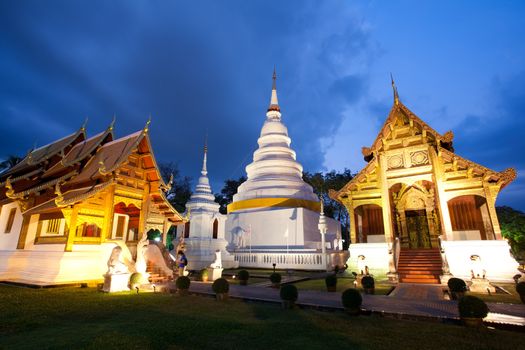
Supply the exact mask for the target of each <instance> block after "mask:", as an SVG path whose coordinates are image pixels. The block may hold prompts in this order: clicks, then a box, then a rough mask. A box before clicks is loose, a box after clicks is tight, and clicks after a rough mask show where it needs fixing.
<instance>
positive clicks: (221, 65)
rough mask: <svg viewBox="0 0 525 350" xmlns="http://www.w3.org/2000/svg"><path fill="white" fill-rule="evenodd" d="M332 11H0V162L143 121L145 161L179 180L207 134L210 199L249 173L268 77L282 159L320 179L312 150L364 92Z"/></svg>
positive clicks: (355, 26) (192, 170)
mask: <svg viewBox="0 0 525 350" xmlns="http://www.w3.org/2000/svg"><path fill="white" fill-rule="evenodd" d="M338 8H344V3H338V4H334V5H326V4H320V3H318V2H310V1H308V2H303V1H287V2H284V3H281V2H266V1H250V2H244V1H232V2H227V3H219V2H215V1H198V2H174V1H166V2H146V1H133V2H130V1H111V2H107V1H95V2H78V1H48V2H43V1H24V2H2V4H0V31H1V33H2V35H1V36H0V57H1V58H0V59H1V60H2V61H1V65H0V79H1V81H2V83H1V85H0V115H1V118H2V120H3V122H2V123H1V124H0V131H1V132H2V134H3V135H4V136H3V137H2V138H0V151H1V152H0V157H2V156H5V155H7V154H11V153H13V154H19V155H22V154H24V153H25V152H26V151H27V149H28V148H30V147H31V146H32V145H33V143H34V142H35V140H36V141H37V145H42V144H44V143H47V142H50V141H52V140H54V139H56V138H60V137H62V136H64V135H65V134H67V133H69V132H72V131H74V130H75V129H76V128H78V127H79V126H80V125H81V124H82V122H83V120H84V117H85V116H89V118H90V121H89V124H88V132H89V133H90V134H93V133H95V132H97V131H99V130H101V129H104V128H105V127H106V126H107V125H108V124H109V122H110V121H111V118H112V115H113V114H116V116H117V124H116V133H117V135H120V136H122V135H124V134H126V133H129V132H132V131H134V130H137V129H139V128H141V127H142V126H143V125H144V123H145V121H146V119H147V117H148V115H149V114H150V113H151V114H152V119H153V120H152V125H151V135H152V139H153V146H154V149H155V152H156V156H157V158H158V159H159V160H160V161H174V162H177V163H179V165H180V167H181V170H182V172H183V173H184V174H187V175H189V176H196V175H197V174H198V169H199V164H200V161H201V151H202V143H203V140H204V136H205V133H206V130H208V133H209V146H210V156H209V160H210V164H209V169H210V176H211V177H212V181H213V182H214V183H215V184H216V185H215V188H214V189H215V190H216V191H218V190H219V188H217V187H218V184H220V182H222V180H224V179H225V178H227V177H233V176H235V177H236V176H240V175H241V174H243V172H244V166H246V165H247V163H248V162H249V161H251V154H252V152H253V150H254V149H255V148H256V147H257V144H256V140H257V137H258V134H259V131H260V128H261V126H262V123H263V122H264V118H265V116H264V114H265V111H266V108H267V105H268V102H269V97H270V86H271V73H272V72H271V70H272V68H273V65H274V64H275V65H277V69H278V75H279V80H278V89H279V99H280V102H281V105H282V110H283V119H284V121H285V123H286V124H287V126H288V127H289V129H290V134H291V136H292V138H293V147H294V149H295V150H296V151H297V154H298V158H299V160H300V161H301V162H302V163H303V165H304V166H305V169H318V168H319V167H320V166H321V164H322V161H323V154H322V152H321V150H320V144H319V139H320V138H321V137H325V136H329V135H330V133H332V132H333V131H334V130H335V129H336V128H337V127H338V125H339V124H340V122H341V118H342V116H341V109H342V108H343V107H342V106H343V105H344V104H345V103H348V102H352V101H354V100H356V99H358V98H359V94H360V91H361V90H362V88H363V86H365V82H364V79H365V77H364V76H359V75H353V74H350V75H349V74H348V73H345V69H346V68H347V67H346V64H345V60H346V61H348V60H350V58H349V57H361V58H362V57H363V56H364V55H365V54H366V53H365V51H366V50H367V47H368V44H367V42H368V40H369V39H368V37H367V35H366V33H365V32H364V31H363V30H362V29H361V27H360V24H359V23H358V22H356V21H353V20H352V18H351V17H348V16H345V14H344V13H343V12H342V11H338ZM329 17H330V18H331V21H330V22H329V23H327V21H326V18H329ZM345 76H346V77H345ZM341 77H343V78H341ZM331 93H335V94H337V95H338V96H341V97H342V98H341V99H339V100H338V99H336V100H334V101H332V100H330V94H331Z"/></svg>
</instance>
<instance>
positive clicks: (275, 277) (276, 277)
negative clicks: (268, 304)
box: [270, 272, 282, 284]
mask: <svg viewBox="0 0 525 350" xmlns="http://www.w3.org/2000/svg"><path fill="white" fill-rule="evenodd" d="M281 279H282V277H281V274H279V273H277V272H274V273H272V274H271V275H270V281H271V282H272V283H273V284H278V283H281Z"/></svg>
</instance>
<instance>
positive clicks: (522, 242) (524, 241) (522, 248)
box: [496, 206, 525, 264]
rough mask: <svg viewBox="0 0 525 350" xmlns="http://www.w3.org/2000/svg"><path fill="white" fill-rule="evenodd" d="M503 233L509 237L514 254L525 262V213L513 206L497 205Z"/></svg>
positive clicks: (521, 261)
mask: <svg viewBox="0 0 525 350" xmlns="http://www.w3.org/2000/svg"><path fill="white" fill-rule="evenodd" d="M496 212H497V213H498V219H499V224H500V228H501V234H502V236H503V237H505V238H506V239H508V241H509V244H510V247H511V249H512V254H513V255H514V257H515V258H516V260H518V262H520V263H521V264H525V213H523V212H521V211H519V210H515V209H513V208H511V207H507V206H503V207H497V208H496Z"/></svg>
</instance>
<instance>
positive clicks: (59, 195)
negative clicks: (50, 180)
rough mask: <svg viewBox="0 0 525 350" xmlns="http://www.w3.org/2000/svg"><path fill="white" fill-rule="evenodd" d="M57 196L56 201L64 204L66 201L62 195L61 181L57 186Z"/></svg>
mask: <svg viewBox="0 0 525 350" xmlns="http://www.w3.org/2000/svg"><path fill="white" fill-rule="evenodd" d="M55 194H56V195H57V198H56V199H55V201H58V202H62V201H63V200H64V195H63V194H62V190H61V189H60V181H58V182H57V183H56V184H55Z"/></svg>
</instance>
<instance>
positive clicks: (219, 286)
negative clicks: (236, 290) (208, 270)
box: [211, 278, 230, 294]
mask: <svg viewBox="0 0 525 350" xmlns="http://www.w3.org/2000/svg"><path fill="white" fill-rule="evenodd" d="M211 288H212V289H213V291H214V292H215V294H225V293H228V291H229V290H230V284H229V283H228V281H226V280H225V279H224V278H219V279H216V280H215V281H214V282H213V285H212V286H211Z"/></svg>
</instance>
